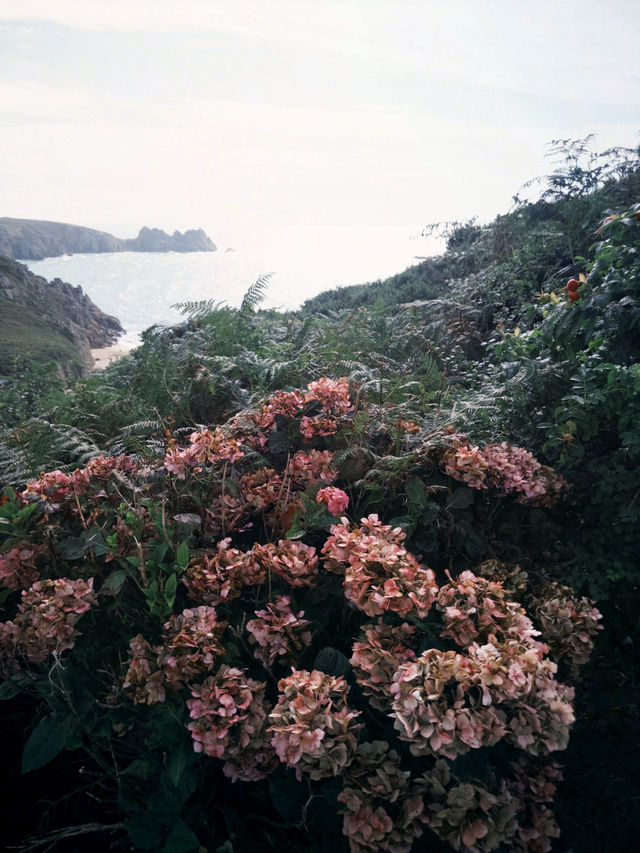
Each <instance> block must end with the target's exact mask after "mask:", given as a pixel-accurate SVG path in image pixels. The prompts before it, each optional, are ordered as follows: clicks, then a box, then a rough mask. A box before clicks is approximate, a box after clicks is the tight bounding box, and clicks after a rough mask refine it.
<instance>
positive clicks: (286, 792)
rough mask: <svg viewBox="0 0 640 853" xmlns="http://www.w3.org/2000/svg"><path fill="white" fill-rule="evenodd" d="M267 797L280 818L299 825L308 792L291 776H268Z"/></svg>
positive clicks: (277, 774) (275, 774)
mask: <svg viewBox="0 0 640 853" xmlns="http://www.w3.org/2000/svg"><path fill="white" fill-rule="evenodd" d="M269 796H270V797H271V802H272V803H273V805H274V806H275V807H276V809H277V810H278V812H279V813H280V815H281V816H282V818H283V819H284V820H285V821H286V822H287V823H290V824H296V823H300V820H301V818H302V816H303V815H302V810H303V808H304V806H305V803H306V802H307V800H308V799H309V792H308V791H307V790H306V789H305V787H304V786H303V785H301V784H300V783H299V782H297V781H296V780H295V778H294V777H293V775H289V774H286V775H285V774H284V773H283V774H282V775H280V774H279V773H274V774H272V775H271V776H269Z"/></svg>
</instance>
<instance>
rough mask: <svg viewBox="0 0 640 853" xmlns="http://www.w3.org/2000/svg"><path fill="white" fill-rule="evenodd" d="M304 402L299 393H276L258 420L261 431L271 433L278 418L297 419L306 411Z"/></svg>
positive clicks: (263, 408) (270, 398) (266, 404)
mask: <svg viewBox="0 0 640 853" xmlns="http://www.w3.org/2000/svg"><path fill="white" fill-rule="evenodd" d="M304 405H305V404H304V400H303V398H302V395H301V394H300V392H298V391H276V392H274V393H273V394H272V395H271V396H270V397H269V399H268V401H267V402H266V403H265V404H264V405H263V406H262V409H261V410H260V414H259V415H258V418H257V424H258V426H259V427H260V429H262V430H265V431H267V432H270V431H271V430H272V429H273V427H274V426H275V421H276V417H277V416H280V417H285V418H295V417H296V416H297V415H299V414H300V412H301V411H302V409H304Z"/></svg>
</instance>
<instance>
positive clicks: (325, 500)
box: [316, 486, 349, 516]
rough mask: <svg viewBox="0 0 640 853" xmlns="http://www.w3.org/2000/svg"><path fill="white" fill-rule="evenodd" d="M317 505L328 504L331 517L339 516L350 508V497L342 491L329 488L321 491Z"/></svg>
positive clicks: (332, 487) (317, 497) (317, 496)
mask: <svg viewBox="0 0 640 853" xmlns="http://www.w3.org/2000/svg"><path fill="white" fill-rule="evenodd" d="M316 503H319V504H326V505H327V507H328V509H329V512H330V513H331V515H338V516H339V515H341V514H342V513H343V512H344V511H345V509H346V508H347V507H348V506H349V495H347V494H346V492H343V491H342V489H336V488H335V487H334V486H328V487H327V488H325V489H320V491H319V492H318V493H317V495H316Z"/></svg>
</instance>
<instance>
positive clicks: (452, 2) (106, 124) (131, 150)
mask: <svg viewBox="0 0 640 853" xmlns="http://www.w3.org/2000/svg"><path fill="white" fill-rule="evenodd" d="M639 43H640V3H639V2H638V0H609V2H608V3H607V4H603V3H602V2H593V0H582V2H574V0H536V2H531V0H518V2H514V0H506V2H504V0H495V1H494V0H482V2H479V0H448V2H442V0H437V2H431V0H419V1H418V0H415V1H414V0H340V2H332V0H324V2H319V0H233V2H226V0H180V2H177V0H135V2H132V0H124V2H121V0H109V2H103V0H20V2H15V0H0V216H15V217H24V218H33V219H51V220H57V221H64V222H72V223H74V224H78V225H87V226H91V227H96V228H101V229H103V230H108V231H111V232H113V233H116V234H117V235H118V236H122V237H127V236H133V235H135V234H136V233H137V231H138V229H139V228H140V227H141V226H142V225H143V224H144V225H150V226H156V227H162V228H165V229H166V230H168V231H173V230H174V229H176V228H178V229H180V230H184V229H185V228H194V227H204V228H205V230H207V231H208V232H209V233H210V235H211V236H212V238H213V239H214V240H216V242H218V241H219V240H220V239H222V240H223V241H224V239H225V238H226V237H227V235H228V239H233V236H232V235H237V234H241V233H243V232H245V233H246V232H248V231H250V230H251V229H253V228H259V227H262V226H263V225H264V224H265V223H270V224H272V225H274V226H278V227H305V228H322V227H325V226H331V227H336V226H337V227H344V228H349V227H354V226H358V227H371V228H372V229H373V228H377V229H380V228H382V229H384V228H385V227H389V228H396V229H398V228H406V229H407V231H408V232H411V231H413V232H415V231H416V229H420V228H421V227H422V226H424V225H426V224H427V223H431V222H435V221H443V220H466V219H469V218H470V217H472V216H478V217H479V219H480V221H488V220H490V219H491V218H492V217H493V216H495V215H496V214H497V213H500V212H506V210H508V208H509V206H510V204H511V200H512V196H513V195H514V194H515V193H516V192H517V191H518V189H519V188H520V187H521V185H522V184H523V183H524V182H525V181H527V180H528V179H530V178H532V177H534V176H536V175H540V174H544V173H546V172H549V171H550V169H551V168H552V165H551V164H550V163H549V161H548V159H545V152H546V150H547V149H546V146H547V144H548V143H549V142H550V141H551V140H553V139H559V138H571V139H578V138H582V137H584V136H586V135H587V134H588V133H595V134H597V138H596V149H598V150H601V149H604V148H605V147H609V146H612V145H623V146H637V145H638V144H639V143H640V135H639V131H640V67H639V65H638V44H639Z"/></svg>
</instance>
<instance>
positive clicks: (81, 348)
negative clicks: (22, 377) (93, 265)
mask: <svg viewBox="0 0 640 853" xmlns="http://www.w3.org/2000/svg"><path fill="white" fill-rule="evenodd" d="M123 331H124V329H123V328H122V326H121V325H120V322H119V321H118V320H117V319H116V318H115V317H110V316H109V315H108V314H104V313H103V312H102V311H101V310H100V309H99V308H98V307H97V306H96V305H95V304H94V303H93V302H92V301H91V299H89V297H88V296H87V295H86V293H84V291H83V290H82V288H81V287H74V286H73V285H71V284H67V283H66V282H64V281H61V280H60V279H59V278H56V279H54V280H53V281H52V282H48V281H47V280H46V279H44V278H42V276H39V275H34V274H33V273H32V272H31V271H30V270H29V269H27V267H25V266H24V265H23V264H19V263H16V261H14V260H11V259H9V258H6V257H1V256H0V374H2V373H5V374H7V373H11V371H12V363H13V359H14V358H15V357H16V356H24V357H26V358H31V359H34V360H35V361H55V362H56V363H57V364H58V370H59V373H60V375H62V376H86V375H87V374H88V373H90V372H91V369H92V368H93V358H92V357H91V349H92V347H103V346H108V345H109V344H112V343H113V342H114V341H115V340H117V338H118V337H119V336H120V335H121V334H122V333H123Z"/></svg>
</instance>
